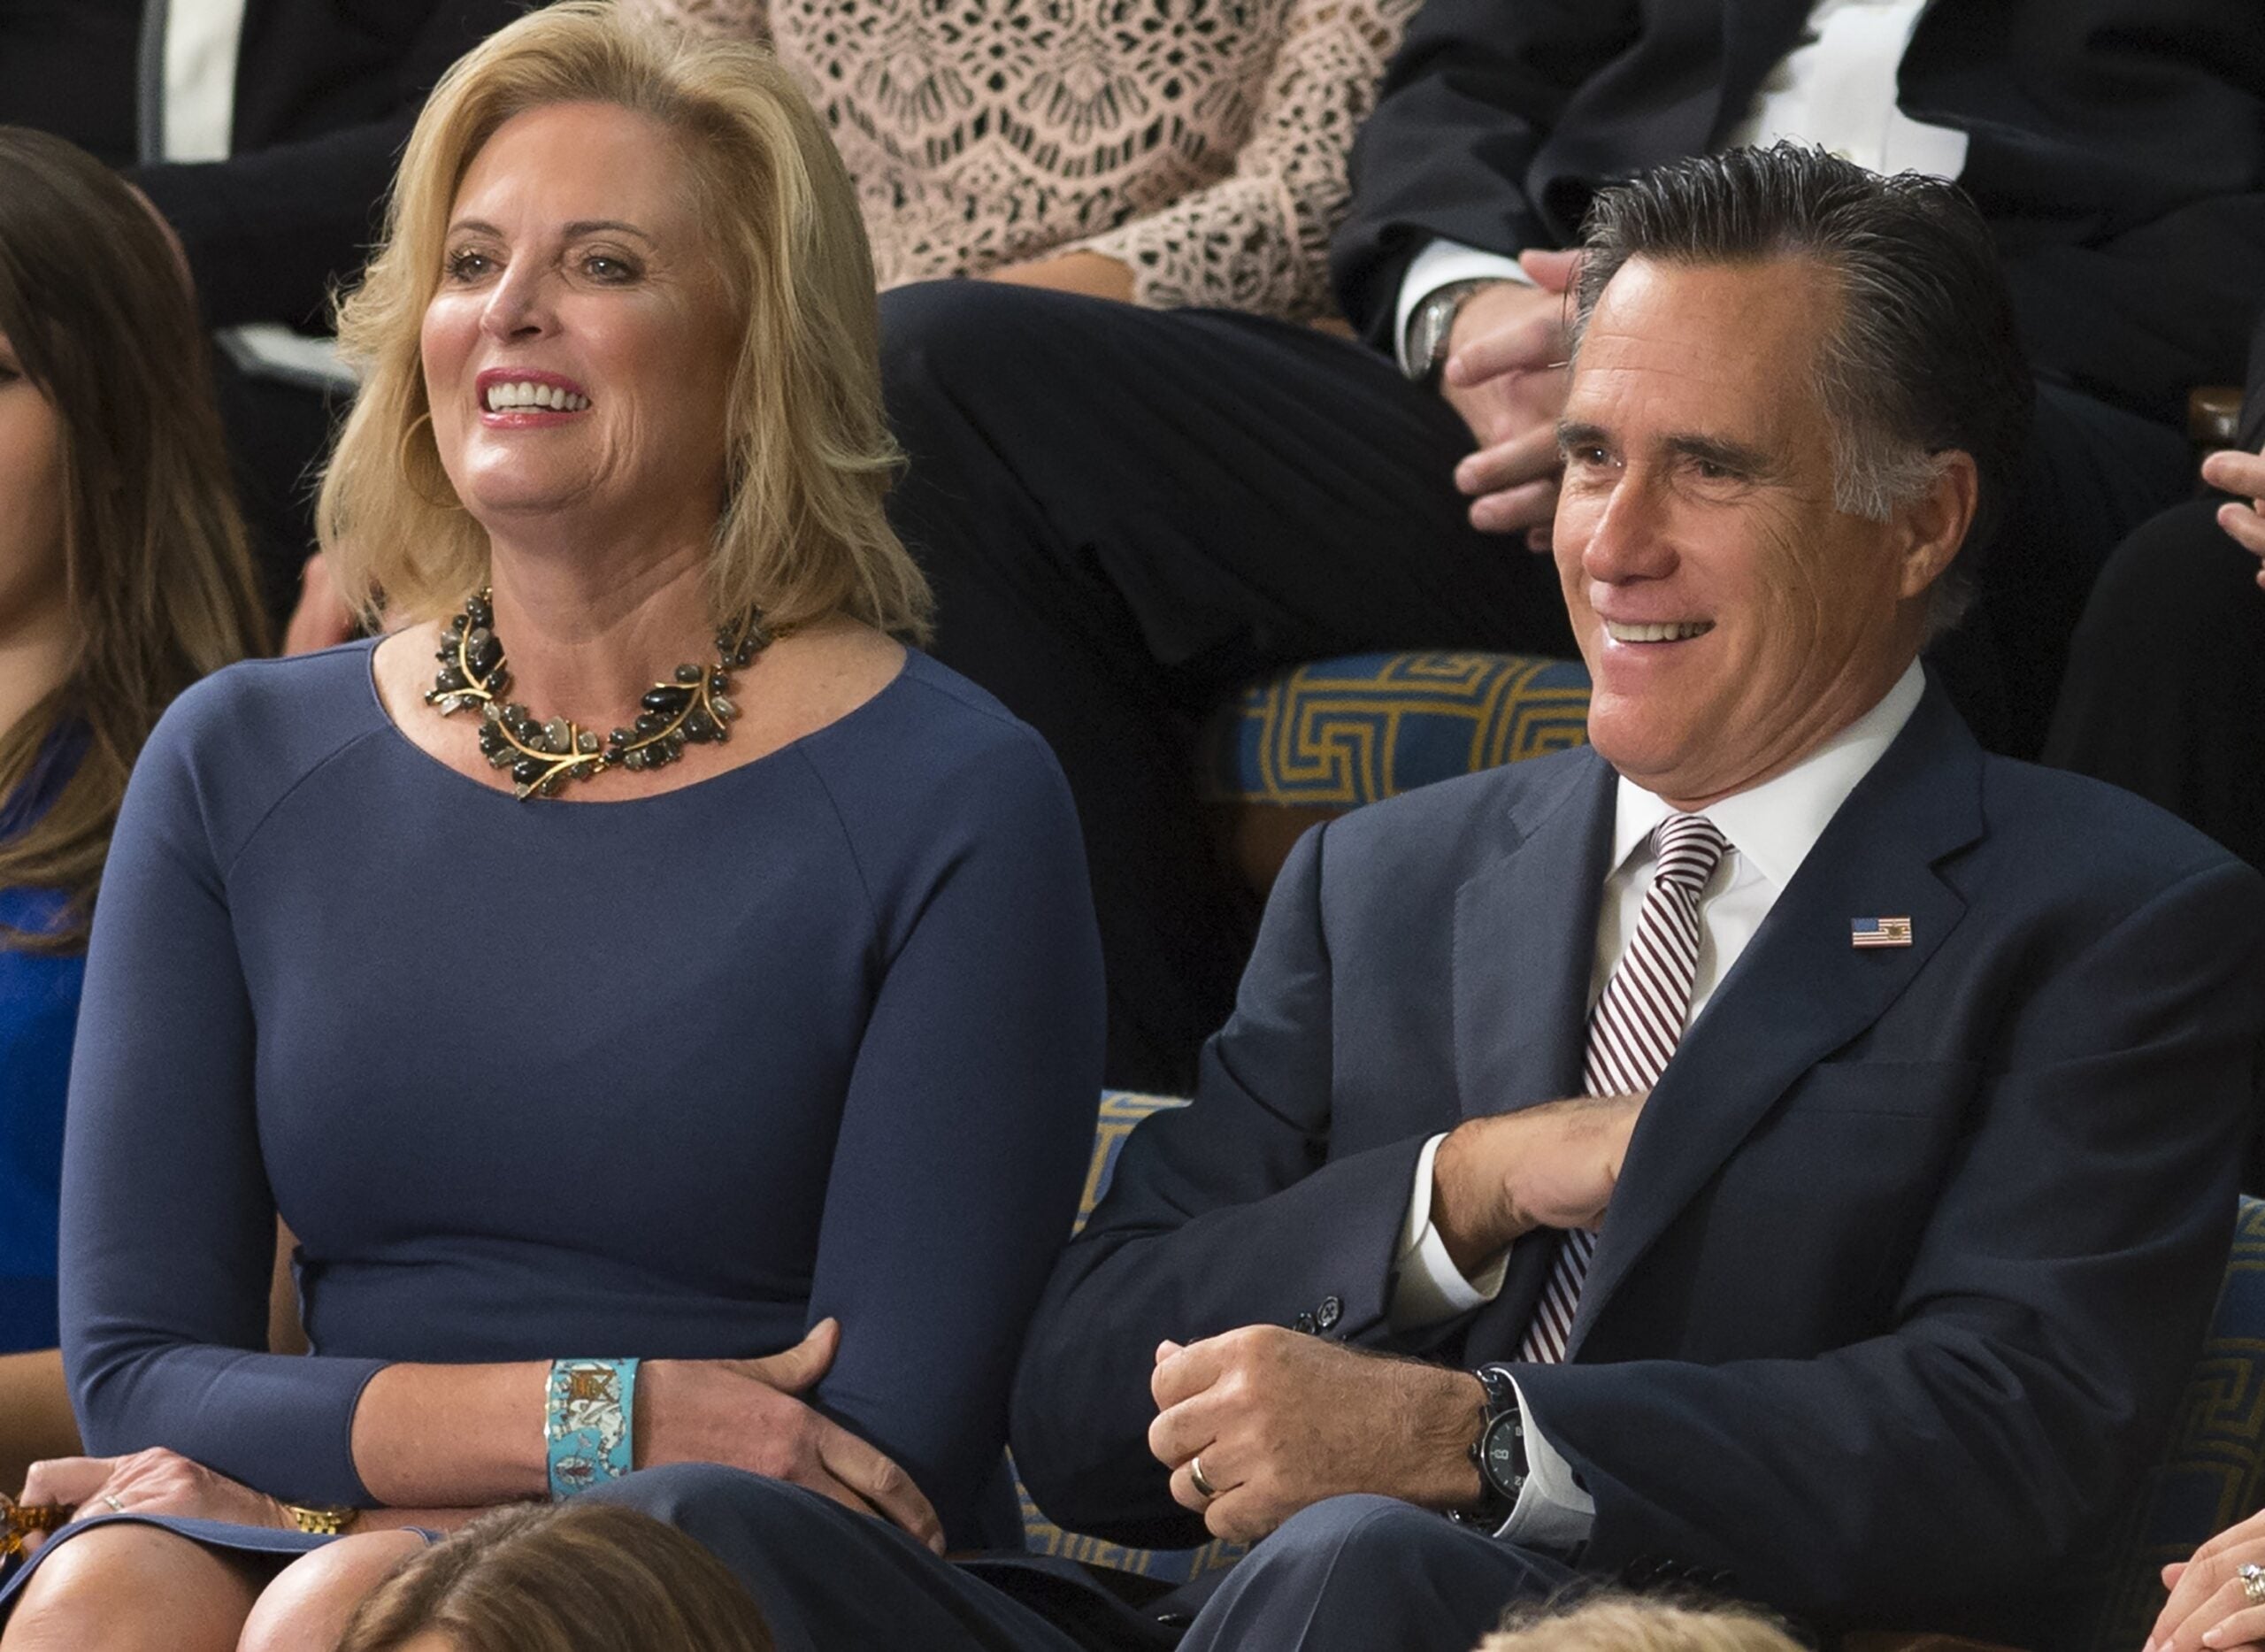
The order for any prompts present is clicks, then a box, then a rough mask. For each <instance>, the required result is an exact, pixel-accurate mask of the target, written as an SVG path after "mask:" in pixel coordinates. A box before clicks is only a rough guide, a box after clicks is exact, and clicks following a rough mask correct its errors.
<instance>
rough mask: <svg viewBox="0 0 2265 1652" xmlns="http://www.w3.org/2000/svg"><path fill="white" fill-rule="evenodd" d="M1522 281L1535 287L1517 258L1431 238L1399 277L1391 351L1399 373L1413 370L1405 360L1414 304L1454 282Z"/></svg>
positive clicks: (1414, 310)
mask: <svg viewBox="0 0 2265 1652" xmlns="http://www.w3.org/2000/svg"><path fill="white" fill-rule="evenodd" d="M1480 280H1493V281H1523V282H1524V283H1525V284H1526V285H1527V286H1528V287H1532V286H1535V285H1536V284H1537V283H1536V282H1535V280H1534V279H1533V277H1532V276H1531V275H1528V274H1527V273H1525V272H1524V270H1522V269H1520V268H1518V261H1517V260H1516V258H1512V257H1504V256H1503V255H1502V254H1501V253H1499V252H1482V251H1480V250H1478V248H1476V247H1466V246H1464V245H1463V243H1462V242H1459V241H1434V242H1432V243H1431V244H1430V245H1429V246H1427V247H1425V248H1424V250H1423V251H1421V252H1419V253H1417V255H1416V257H1415V258H1414V260H1413V261H1412V262H1410V263H1409V266H1408V273H1406V274H1405V275H1403V276H1401V278H1400V307H1399V309H1398V311H1396V312H1395V319H1394V323H1393V329H1392V336H1393V354H1394V356H1395V357H1398V358H1399V361H1400V370H1401V372H1402V373H1409V374H1410V375H1411V376H1412V374H1413V373H1414V366H1413V364H1411V363H1410V362H1409V359H1408V323H1409V321H1410V320H1411V319H1414V317H1415V314H1416V306H1417V304H1422V303H1423V302H1424V300H1425V299H1426V298H1429V297H1430V296H1432V294H1433V293H1436V292H1437V291H1439V290H1440V288H1442V287H1447V286H1449V285H1452V284H1453V283H1454V282H1456V281H1480Z"/></svg>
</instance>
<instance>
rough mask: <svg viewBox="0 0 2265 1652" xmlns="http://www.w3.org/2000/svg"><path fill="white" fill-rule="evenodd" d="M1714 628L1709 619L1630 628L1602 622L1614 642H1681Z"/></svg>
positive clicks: (1612, 620)
mask: <svg viewBox="0 0 2265 1652" xmlns="http://www.w3.org/2000/svg"><path fill="white" fill-rule="evenodd" d="M1714 628H1715V623H1714V621H1713V620H1711V619H1677V620H1671V621H1670V622H1668V623H1667V624H1664V625H1648V626H1630V625H1623V624H1621V623H1620V622H1619V621H1618V620H1616V619H1608V620H1606V621H1605V622H1604V629H1605V633H1606V634H1608V635H1609V636H1610V637H1611V639H1612V640H1613V641H1614V642H1683V641H1685V639H1686V638H1690V637H1695V636H1701V635H1703V634H1706V633H1707V632H1709V631H1712V630H1713V629H1714Z"/></svg>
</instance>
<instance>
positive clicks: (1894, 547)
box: [1555, 257, 1935, 809]
mask: <svg viewBox="0 0 2265 1652" xmlns="http://www.w3.org/2000/svg"><path fill="white" fill-rule="evenodd" d="M1840 307H1841V299H1840V294H1839V282H1838V280H1837V279H1836V278H1835V276H1834V274H1833V273H1832V272H1831V271H1830V270H1828V269H1826V268H1824V266H1823V265H1818V264H1816V263H1815V262H1813V261H1811V260H1808V259H1804V258H1794V257H1786V258H1777V259H1773V260H1770V261H1768V262H1765V263H1758V264H1725V265H1676V264H1665V263H1655V262H1652V261H1650V260H1647V259H1644V258H1636V259H1632V260H1631V261H1630V262H1629V263H1628V264H1627V265H1624V267H1622V269H1621V270H1620V271H1619V272H1618V273H1616V274H1615V275H1614V276H1613V278H1612V280H1611V282H1610V283H1609V285H1608V286H1607V287H1606V288H1605V290H1604V292H1603V294H1602V295H1601V297H1600V298H1599V299H1598V301H1597V304H1596V307H1595V310H1594V311H1593V314H1592V316H1591V318H1590V320H1589V325H1588V328H1587V330H1586V334H1584V336H1583V338H1582V341H1581V345H1580V352H1579V356H1578V359H1577V360H1576V362H1575V363H1574V368H1573V378H1572V384H1571V388H1570V393H1569V395H1568V396H1567V398H1566V403H1565V412H1564V418H1563V420H1562V424H1561V425H1560V427H1559V428H1560V434H1561V437H1562V448H1563V451H1564V459H1565V480H1564V490H1563V493H1562V496H1561V499H1560V502H1559V504H1558V508H1557V524H1556V530H1555V537H1556V557H1557V570H1558V575H1559V578H1560V580H1562V583H1563V586H1564V591H1565V606H1566V611H1567V612H1568V613H1569V614H1570V616H1571V619H1572V623H1573V632H1574V635H1575V636H1576V637H1578V639H1579V642H1580V648H1581V654H1582V657H1584V658H1585V659H1586V661H1587V663H1588V667H1589V672H1590V674H1591V676H1592V678H1593V680H1594V684H1595V687H1594V692H1593V696H1592V699H1591V703H1590V708H1589V737H1590V739H1591V741H1593V743H1594V744H1595V746H1596V747H1597V749H1598V750H1599V751H1600V752H1601V754H1602V755H1603V756H1604V757H1606V758H1607V759H1608V760H1609V761H1610V762H1611V764H1612V765H1613V766H1614V767H1615V768H1616V769H1618V770H1619V771H1620V772H1622V773H1624V774H1625V775H1626V776H1628V778H1629V779H1631V780H1634V781H1635V782H1636V783H1637V784H1638V785H1639V786H1642V787H1643V788H1645V789H1646V790H1647V791H1650V792H1653V793H1655V794H1657V795H1660V796H1662V797H1665V798H1667V799H1668V800H1669V801H1670V802H1672V803H1677V804H1678V805H1680V806H1682V807H1685V808H1691V809H1697V808H1702V807H1704V806H1705V805H1706V804H1708V803H1711V802H1713V801H1714V800H1715V799H1716V798H1718V797H1722V796H1724V795H1728V794H1730V793H1732V792H1737V791H1743V790H1745V789H1747V788H1749V787H1752V786H1754V785H1756V784H1758V783H1760V782H1761V781H1762V780H1768V779H1770V777H1771V776H1773V775H1775V774H1777V773H1779V772H1783V771H1784V770H1785V769H1787V768H1789V767H1791V766H1792V765H1793V764H1794V763H1796V762H1798V761H1800V758H1801V757H1805V756H1806V755H1808V752H1810V751H1812V750H1814V749H1816V747H1817V746H1818V745H1819V744H1821V743H1822V742H1823V741H1825V740H1826V739H1828V738H1830V737H1831V735H1832V734H1835V733H1837V732H1838V731H1839V729H1841V728H1843V727H1845V726H1847V724H1849V723H1851V722H1853V721H1854V720H1855V718H1858V717H1861V716H1862V714H1863V713H1864V712H1865V711H1868V710H1870V707H1871V706H1872V705H1873V704H1874V703H1877V701H1878V699H1879V698H1880V696H1881V695H1884V694H1885V693H1886V692H1887V690H1888V689H1889V688H1891V687H1892V686H1893V684H1894V681H1895V680H1896V678H1897V677H1898V676H1899V675H1900V673H1901V672H1902V671H1903V669H1904V667H1905V665H1907V664H1908V662H1909V660H1910V659H1911V657H1912V656H1913V654H1914V653H1915V652H1916V649H1917V647H1918V642H1919V637H1920V635H1921V633H1922V631H1923V627H1924V623H1925V588H1926V585H1927V584H1928V583H1929V582H1930V581H1931V578H1932V576H1933V572H1934V568H1933V566H1932V565H1931V564H1932V562H1933V561H1934V560H1935V558H1933V557H1927V556H1924V555H1915V554H1914V552H1915V544H1914V541H1915V535H1916V530H1915V526H1914V525H1913V523H1912V522H1911V521H1910V520H1909V519H1908V518H1909V513H1908V512H1904V511H1898V512H1897V513H1895V515H1894V516H1893V517H1891V519H1889V520H1888V521H1885V522H1874V521H1870V520H1867V519H1864V518H1862V517H1856V516H1852V515H1849V514H1848V513H1847V512H1845V511H1841V510H1840V509H1839V507H1838V506H1837V505H1836V504H1835V503H1833V465H1834V453H1833V442H1832V432H1831V426H1830V423H1829V421H1828V418H1827V414H1826V411H1825V408H1824V402H1823V400H1822V397H1821V396H1820V393H1819V390H1818V388H1817V374H1816V363H1817V357H1818V351H1819V350H1820V349H1821V348H1822V347H1823V345H1824V342H1826V340H1827V339H1828V338H1829V337H1830V336H1831V327H1833V326H1834V325H1835V324H1836V323H1837V321H1838V320H1839V313H1840ZM1922 564H1925V565H1922Z"/></svg>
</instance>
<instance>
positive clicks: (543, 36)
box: [317, 0, 931, 642]
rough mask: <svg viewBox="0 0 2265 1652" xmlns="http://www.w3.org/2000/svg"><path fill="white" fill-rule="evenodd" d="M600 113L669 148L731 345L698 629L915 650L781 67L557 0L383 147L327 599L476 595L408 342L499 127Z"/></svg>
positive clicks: (879, 452) (846, 321)
mask: <svg viewBox="0 0 2265 1652" xmlns="http://www.w3.org/2000/svg"><path fill="white" fill-rule="evenodd" d="M577 103H599V104H615V105H618V107H621V108H624V109H628V110H632V111H635V112H637V113H639V114H641V115H644V116H646V117H648V118H649V119H652V120H654V121H656V122H657V123H658V124H659V125H660V126H662V127H664V128H666V129H667V130H668V131H670V132H672V133H673V134H676V136H677V138H678V139H679V142H681V143H682V145H683V148H684V153H685V156H686V158H687V161H688V163H689V165H690V169H691V172H692V180H693V187H694V188H695V192H696V195H695V198H696V200H697V203H698V206H699V216H700V219H701V221H702V222H703V224H704V225H706V226H707V227H708V231H709V234H710V242H711V246H712V248H713V250H714V252H715V255H716V261H717V265H718V270H719V271H720V273H721V274H722V276H723V280H724V283H725V287H726V291H727V293H728V295H729V298H730V302H732V303H733V304H735V305H736V306H737V307H738V310H739V312H740V315H739V320H740V326H739V327H737V328H736V331H737V333H738V334H739V336H740V338H741V346H740V352H739V359H738V361H737V362H736V363H735V364H734V365H733V377H732V388H731V391H730V397H729V403H728V405H729V408H730V419H729V428H728V429H727V430H726V432H725V433H724V435H725V447H726V474H727V476H728V478H729V482H728V488H727V496H726V499H725V500H724V501H723V502H722V511H721V516H720V519H719V520H718V524H717V529H716V548H715V555H714V557H713V558H712V560H711V562H710V579H709V584H710V600H711V602H712V603H713V605H714V608H715V611H716V615H717V617H718V619H724V618H727V617H736V616H739V615H743V614H746V613H748V612H749V611H752V610H756V609H759V610H760V611H762V613H763V614H764V618H765V619H766V620H767V621H769V622H770V623H771V624H772V626H773V627H774V628H781V627H785V626H794V625H797V624H805V623H808V622H809V621H810V620H813V619H819V618H821V617H823V616H825V615H827V614H831V613H835V612H841V613H847V614H848V615H850V616H852V617H854V618H856V619H862V620H864V621H865V622H866V623H867V624H868V625H871V626H878V627H879V628H880V629H881V630H883V631H887V632H890V633H893V634H895V635H897V636H900V637H902V638H904V639H906V640H907V641H910V642H920V641H924V640H925V637H926V635H927V628H928V613H929V609H930V605H931V604H930V596H929V591H928V585H927V581H926V580H925V578H924V577H923V576H922V574H921V572H920V571H919V569H918V566H916V565H914V563H913V561H912V558H911V557H910V555H909V554H908V553H907V552H906V550H905V549H904V546H903V544H902V542H900V541H899V540H898V539H897V537H896V534H895V532H894V529H892V528H891V527H890V526H889V525H888V519H887V516H886V515H885V514H884V513H883V511H882V503H881V502H882V499H883V497H884V496H886V495H887V491H888V488H889V483H890V481H891V480H892V478H893V475H894V470H895V465H896V462H897V458H898V455H897V449H896V447H895V444H894V442H893V441H892V440H891V438H890V436H889V434H888V427H887V421H886V419H884V417H883V415H882V411H881V396H880V356H879V351H880V313H879V300H878V299H877V298H876V296H875V295H874V290H873V266H872V255H871V252H870V250H868V249H867V247H866V244H865V231H864V223H863V221H862V220H861V219H859V217H858V214H857V203H856V194H855V192H854V190H853V189H852V188H851V186H850V182H849V175H848V172H847V171H846V170H845V169H844V168H843V166H842V164H841V157H840V155H838V154H837V153H836V152H835V151H834V148H833V140H832V139H831V138H829V137H828V136H827V135H826V132H825V125H824V123H823V122H821V121H820V120H819V119H818V115H817V114H816V113H815V112H814V111H812V110H811V108H810V104H809V103H808V101H807V100H805V99H804V97H803V96H802V93H801V91H800V90H798V89H797V88H796V87H795V83H794V81H793V80H792V79H791V78H790V77H789V76H788V75H787V72H786V71H785V70H784V69H782V68H781V67H779V62H778V59H777V58H774V57H772V54H771V53H770V52H769V51H768V50H765V49H764V48H763V47H760V46H757V45H755V44H752V43H750V42H744V41H728V40H710V39H703V38H701V37H699V36H697V35H690V34H687V33H684V32H681V31H677V30H671V29H664V28H662V27H658V26H657V25H649V24H640V23H638V22H635V21H633V20H632V19H626V18H623V17H620V16H618V15H617V14H616V12H615V11H614V8H613V7H612V6H611V5H610V4H599V3H597V0H562V3H561V4H553V5H549V6H546V7H544V8H543V9H542V10H541V11H538V12H532V13H530V14H529V15H527V16H526V17H524V18H521V19H519V20H518V21H517V22H515V23H513V24H511V26H510V27H506V28H503V29H502V30H500V31H498V32H497V33H496V34H495V35H491V36H490V37H489V38H488V40H487V41H486V42H484V43H483V44H481V45H480V46H478V47H476V48H475V49H474V50H472V51H471V52H470V53H468V54H467V55H466V56H465V58H463V59H461V60H460V61H459V62H458V63H457V65H456V66H455V67H454V68H452V69H450V70H449V72H448V73H447V74H446V75H444V76H443V77H441V82H440V84H439V85H438V86H436V87H434V88H433V95H432V97H431V98H430V99H429V100H428V101H427V102H426V105H425V111H424V113H423V114H422V115H420V116H419V117H418V121H417V128H416V130H415V132H414V133H413V134H411V137H410V140H409V147H408V149H407V150H405V151H404V152H403V156H402V162H401V173H400V176H399V177H398V178H397V179H396V180H395V184H394V189H393V195H392V197H391V199H390V201H389V202H388V206H387V209H386V227H385V234H384V237H383V240H382V242H381V244H380V250H379V252H378V254H377V256H376V257H374V258H373V259H372V260H371V263H370V266H369V273H368V274H367V275H366V276H365V279H364V280H363V282H362V285H361V287H360V288H357V290H356V291H355V292H354V293H352V294H351V295H349V296H347V297H346V298H345V299H343V300H342V302H341V303H340V305H339V312H338V341H339V346H340V348H341V350H342V351H343V353H344V354H345V356H346V357H347V358H348V359H349V361H351V362H353V363H354V364H355V365H356V366H357V368H358V369H359V371H360V373H361V377H362V388H361V393H360V394H359V395H358V396H357V397H356V399H355V403H354V411H353V412H352V414H351V415H350V416H349V418H348V419H347V422H346V427H345V429H344V431H343V432H342V434H341V435H340V437H339V442H338V447H337V450H336V451H335V453H334V454H333V456H332V458H331V462H330V466H329V470H328V472H327V473H326V475H325V477H324V479H323V487H322V497H321V502H320V504H319V508H318V512H317V515H318V528H319V533H320V534H321V538H322V542H323V549H324V551H325V553H326V556H327V557H328V558H329V560H330V564H331V567H332V571H333V572H334V574H335V575H336V577H337V579H338V581H339V584H340V586H341V588H342V590H343V591H344V593H345V595H346V597H347V600H348V601H349V603H353V604H354V605H355V606H356V607H357V608H358V609H360V610H361V611H363V612H364V613H365V614H374V612H375V611H376V609H377V606H378V604H379V602H380V595H382V600H383V603H384V605H385V607H386V610H387V611H388V614H389V615H390V616H391V617H392V619H394V620H395V622H398V621H400V620H403V619H408V620H419V619H437V618H439V617H440V616H441V615H442V614H445V613H447V612H448V611H449V610H450V609H452V608H454V607H455V606H456V605H457V604H458V603H461V602H462V601H463V600H464V599H465V596H466V595H470V594H471V592H472V591H473V590H474V589H475V588H478V587H479V586H480V584H481V583H483V582H484V580H485V579H486V577H487V567H488V537H487V534H485V533H484V532H482V531H481V529H480V525H479V524H478V523H477V522H475V521H474V520H472V517H471V516H470V515H469V514H468V513H467V512H466V511H465V509H464V506H463V504H462V503H461V502H460V501H458V499H457V496H456V493H455V490H454V488H452V487H451V486H450V484H449V479H448V476H447V474H446V473H445V472H443V470H442V469H441V457H440V453H439V450H438V449H437V448H436V447H435V446H434V441H433V421H432V408H431V406H430V404H429V403H428V402H427V400H426V387H425V374H424V367H423V363H422V359H421V357H420V354H419V345H418V334H419V331H420V328H421V327H422V324H423V319H424V315H425V309H426V305H427V304H429V303H430V302H431V301H432V297H433V294H434V291H435V289H436V288H438V287H439V284H440V280H441V263H442V255H443V251H444V249H445V241H446V235H447V230H448V224H449V211H450V209H451V207H452V206H453V205H454V204H455V199H456V193H457V188H458V186H459V185H461V184H462V182H463V181H464V176H465V172H466V171H467V170H468V169H469V168H470V167H471V165H472V160H473V159H474V158H475V157H476V156H478V154H479V153H480V149H481V147H482V146H483V145H484V144H486V142H488V139H489V138H491V137H493V136H494V135H495V132H496V130H497V129H498V128H499V127H502V126H503V123H504V122H506V121H507V120H509V119H511V118H512V117H513V116H515V115H520V114H524V113H526V112H527V111H530V110H534V109H541V108H547V107H549V106H552V105H555V104H577Z"/></svg>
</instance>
